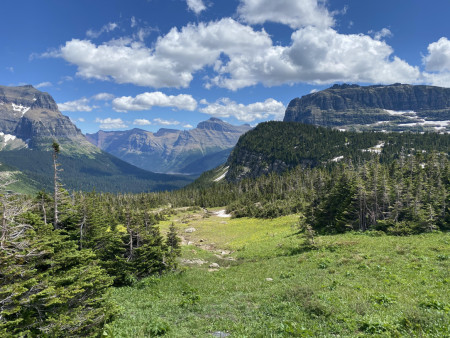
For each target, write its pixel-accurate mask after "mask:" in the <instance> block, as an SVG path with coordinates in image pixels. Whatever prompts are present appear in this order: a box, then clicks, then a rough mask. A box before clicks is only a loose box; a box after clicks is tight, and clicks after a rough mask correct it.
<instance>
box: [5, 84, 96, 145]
mask: <svg viewBox="0 0 450 338" xmlns="http://www.w3.org/2000/svg"><path fill="white" fill-rule="evenodd" d="M0 131H1V133H0V136H2V138H3V140H2V148H5V147H9V148H27V147H30V148H33V149H46V148H48V144H49V140H53V139H55V140H58V142H60V143H61V144H66V143H74V142H75V143H77V145H78V149H79V150H82V152H83V153H98V149H96V148H95V147H92V146H91V145H90V144H89V143H88V142H87V141H86V139H85V137H84V135H83V134H82V133H81V131H80V129H78V128H77V127H76V126H75V125H74V124H73V123H72V121H70V119H69V118H68V117H67V116H64V115H62V114H61V112H60V111H59V110H58V106H57V104H56V102H55V100H54V99H53V98H52V97H51V96H50V94H48V93H45V92H41V91H39V90H37V89H35V88H34V87H33V86H31V85H26V86H18V87H7V86H0ZM50 144H51V142H50ZM62 149H64V147H62Z"/></svg>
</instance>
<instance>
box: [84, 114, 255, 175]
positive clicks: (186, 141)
mask: <svg viewBox="0 0 450 338" xmlns="http://www.w3.org/2000/svg"><path fill="white" fill-rule="evenodd" d="M250 129H251V127H250V126H249V125H248V124H245V125H241V126H233V125H231V124H229V123H226V122H224V121H222V120H220V119H217V118H210V119H209V120H207V121H204V122H200V123H199V124H198V125H197V127H196V128H194V129H191V130H176V129H165V128H164V129H160V130H158V132H156V133H152V132H149V131H145V130H142V129H137V128H135V129H131V130H126V131H99V132H97V133H95V134H87V135H86V137H87V139H88V140H89V141H90V142H91V143H92V144H94V145H95V146H97V147H99V148H101V149H102V150H104V151H106V152H108V153H110V154H112V155H114V156H117V157H118V158H120V159H122V160H124V161H127V162H128V163H131V164H133V165H135V166H137V167H139V168H142V169H145V170H149V171H153V172H162V173H181V174H190V175H199V174H201V173H202V172H204V171H205V170H209V169H212V168H215V167H217V166H218V165H220V164H223V163H224V162H225V161H226V160H227V158H228V156H229V154H230V153H231V150H232V148H233V147H234V146H235V145H236V143H237V141H238V139H239V137H240V136H241V135H242V134H244V133H245V132H247V131H248V130H250Z"/></svg>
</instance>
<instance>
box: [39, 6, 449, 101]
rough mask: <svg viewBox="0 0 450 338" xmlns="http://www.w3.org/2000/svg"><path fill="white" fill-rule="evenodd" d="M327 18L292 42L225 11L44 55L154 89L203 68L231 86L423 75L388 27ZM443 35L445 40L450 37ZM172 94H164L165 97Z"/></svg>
mask: <svg viewBox="0 0 450 338" xmlns="http://www.w3.org/2000/svg"><path fill="white" fill-rule="evenodd" d="M283 1H287V0H283ZM262 3H265V1H263V0H258V1H256V0H255V1H250V0H248V1H243V2H242V3H241V7H240V8H245V6H250V5H251V6H256V7H255V8H259V7H258V6H260V5H261V4H262ZM271 3H272V2H271ZM273 3H275V2H273ZM287 3H288V4H289V6H294V7H295V6H304V7H305V8H306V7H307V8H310V9H311V10H315V11H318V13H319V14H320V13H322V14H321V15H323V18H322V19H323V20H325V19H326V18H328V17H331V14H330V13H329V12H328V11H326V9H325V7H323V2H322V1H319V2H318V1H312V0H307V1H305V3H304V4H303V2H302V4H300V2H299V1H287ZM308 6H309V7H308ZM280 7H283V6H280ZM252 8H253V7H252ZM302 8H303V7H302ZM242 10H243V9H240V11H242ZM292 11H293V10H292ZM293 12H295V11H293ZM323 20H322V21H323ZM287 22H288V21H286V22H284V23H286V24H288V23H287ZM325 22H328V23H327V24H324V25H319V24H314V23H313V22H306V21H305V23H304V24H303V25H299V26H298V27H300V28H298V29H297V30H296V31H294V32H293V33H292V35H291V42H290V43H288V44H287V45H274V44H273V41H272V39H271V37H270V36H269V34H267V32H265V30H264V29H262V30H259V31H258V30H255V29H254V28H252V27H251V26H247V25H244V24H242V23H239V22H237V21H235V20H233V19H231V18H224V19H221V20H219V21H213V22H209V23H202V22H201V23H198V24H188V25H187V26H185V27H182V28H181V29H178V28H176V27H174V28H172V29H171V30H170V31H169V32H168V33H167V34H166V35H164V36H160V37H159V38H158V39H157V40H156V42H155V43H154V44H152V46H151V47H147V46H146V45H145V44H144V43H143V42H142V41H138V40H136V39H131V38H123V39H116V40H111V41H108V42H104V43H102V44H98V45H97V44H95V43H93V42H92V41H89V40H79V39H73V40H71V41H67V42H66V43H65V45H64V46H62V47H61V48H60V49H59V50H58V51H57V52H56V53H53V52H48V53H44V54H45V55H44V54H43V55H41V56H46V57H50V56H52V57H62V58H64V59H65V60H66V61H68V62H69V63H71V64H74V65H76V66H77V75H78V76H80V77H82V78H86V79H98V80H109V81H115V82H117V83H132V84H135V85H139V86H146V87H153V88H163V87H175V88H186V87H189V85H190V83H191V81H192V80H193V78H194V76H195V74H196V73H197V72H199V71H200V70H205V69H206V70H207V71H208V73H207V75H206V76H204V77H203V78H204V85H205V86H206V87H207V88H210V87H211V86H218V87H223V88H227V89H230V90H238V89H240V88H243V87H248V86H253V85H256V84H263V85H265V86H276V85H281V84H294V83H310V84H330V83H334V82H362V83H385V84H388V83H395V82H405V83H419V82H421V81H424V77H423V75H422V74H421V72H420V70H419V69H418V67H413V66H411V65H409V64H408V63H407V62H406V61H404V60H402V59H400V58H398V57H396V56H395V55H394V53H393V48H392V47H391V46H389V45H388V44H387V43H386V41H384V40H383V39H382V38H383V37H386V36H388V35H389V33H390V31H388V30H387V29H386V30H381V31H380V32H377V33H374V35H375V36H374V37H371V36H370V35H364V34H340V33H339V32H337V31H336V30H335V29H333V28H331V27H329V26H330V25H331V24H332V22H331V21H330V20H328V21H327V20H325ZM304 25H307V26H304ZM296 27H297V26H296ZM441 40H442V39H441ZM441 40H440V42H441V44H442V45H444V46H445V45H446V44H447V42H448V40H446V39H445V40H442V41H443V42H442V41H441ZM445 51H446V49H445V48H444V47H439V48H437V46H434V45H433V44H432V45H430V47H429V55H428V56H427V57H426V58H425V61H424V62H426V64H427V65H429V66H428V67H429V69H430V70H433V69H436V68H437V67H438V65H441V66H439V67H441V69H442V67H444V68H445V67H448V66H447V65H446V63H445V62H444V63H443V62H442V61H440V62H437V61H436V60H437V59H438V58H437V56H438V55H440V56H441V57H442V56H445V55H446V54H445V53H446V52H445ZM162 95H164V94H162ZM146 96H147V95H146ZM146 96H143V97H142V98H141V97H135V98H132V97H124V98H117V99H116V100H115V102H116V106H115V108H116V109H117V110H128V109H130V110H145V109H149V108H150V107H151V106H153V105H159V104H158V102H156V103H154V100H155V98H154V97H153V96H155V94H151V95H150V98H147V97H146ZM146 101H149V102H146ZM156 101H158V100H156ZM166 101H167V99H166V98H163V102H166ZM169 101H170V100H169ZM194 101H195V100H194ZM192 102H193V101H192ZM163 106H173V107H177V108H179V109H186V108H180V107H179V106H178V105H177V104H174V105H170V104H168V105H167V103H163ZM127 107H131V108H127ZM187 109H188V110H189V109H190V108H187ZM192 109H195V108H192Z"/></svg>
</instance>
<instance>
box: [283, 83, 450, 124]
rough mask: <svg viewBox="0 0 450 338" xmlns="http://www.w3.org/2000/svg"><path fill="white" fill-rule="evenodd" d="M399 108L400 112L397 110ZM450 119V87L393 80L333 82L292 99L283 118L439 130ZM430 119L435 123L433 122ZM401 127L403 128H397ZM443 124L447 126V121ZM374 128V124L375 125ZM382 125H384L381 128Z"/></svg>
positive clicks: (325, 122) (309, 121)
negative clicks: (383, 83)
mask: <svg viewBox="0 0 450 338" xmlns="http://www.w3.org/2000/svg"><path fill="white" fill-rule="evenodd" d="M400 112H401V113H400ZM448 120H450V88H441V87H434V86H421V85H420V86H413V85H407V84H394V85H389V86H381V85H377V86H358V85H347V84H344V85H334V86H333V87H331V88H328V89H326V90H323V91H320V92H316V93H313V94H309V95H305V96H303V97H302V98H296V99H293V100H292V101H291V102H290V103H289V105H288V107H287V109H286V113H285V117H284V121H286V122H290V121H294V122H302V123H308V124H315V125H323V126H332V127H338V126H341V127H342V126H344V127H349V126H352V127H355V128H356V129H361V128H359V127H361V126H366V127H369V128H362V129H373V128H372V127H375V126H376V125H378V126H379V127H380V128H381V126H380V124H384V127H386V126H387V127H391V128H388V129H392V127H396V128H397V129H408V128H410V127H412V128H416V129H417V128H418V127H421V128H429V129H433V128H434V129H437V130H442V127H443V126H444V127H446V123H445V121H448ZM433 121H437V122H438V123H436V124H433V123H432V122H433ZM399 127H403V128H399ZM447 128H450V126H448V124H447ZM375 129H376V128H375ZM385 129H386V128H385Z"/></svg>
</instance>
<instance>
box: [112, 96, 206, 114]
mask: <svg viewBox="0 0 450 338" xmlns="http://www.w3.org/2000/svg"><path fill="white" fill-rule="evenodd" d="M112 104H113V109H114V110H116V111H120V112H126V111H130V110H150V109H152V107H154V106H157V107H174V108H177V109H182V110H189V111H193V110H195V109H196V108H197V101H196V100H195V99H194V98H193V97H192V96H191V95H186V94H180V95H176V96H174V95H166V94H164V93H161V92H151V93H149V92H147V93H143V94H139V95H137V96H136V97H131V96H122V97H118V98H116V99H114V100H113V102H112Z"/></svg>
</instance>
